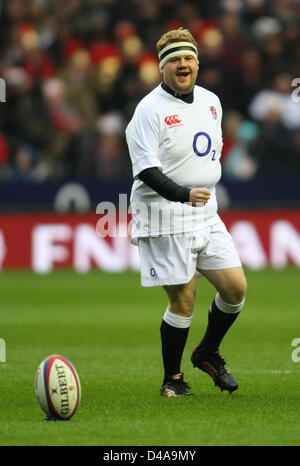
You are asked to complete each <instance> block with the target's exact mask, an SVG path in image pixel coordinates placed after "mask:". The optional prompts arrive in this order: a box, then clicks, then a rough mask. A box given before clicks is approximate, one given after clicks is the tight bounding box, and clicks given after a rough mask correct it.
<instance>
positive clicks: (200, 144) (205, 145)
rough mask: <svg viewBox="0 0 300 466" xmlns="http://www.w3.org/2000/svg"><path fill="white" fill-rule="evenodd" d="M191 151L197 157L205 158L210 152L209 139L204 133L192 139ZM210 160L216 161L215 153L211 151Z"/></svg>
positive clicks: (201, 132) (197, 134) (200, 132)
mask: <svg viewBox="0 0 300 466" xmlns="http://www.w3.org/2000/svg"><path fill="white" fill-rule="evenodd" d="M193 151H194V152H195V154H196V155H197V156H198V157H205V156H206V155H207V154H209V153H210V151H211V137H210V135H209V134H207V133H205V131H199V133H196V134H195V136H194V139H193ZM211 152H212V158H211V160H216V151H215V149H213V150H212V151H211Z"/></svg>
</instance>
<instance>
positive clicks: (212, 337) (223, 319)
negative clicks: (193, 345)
mask: <svg viewBox="0 0 300 466" xmlns="http://www.w3.org/2000/svg"><path fill="white" fill-rule="evenodd" d="M238 315H239V312H236V313H229V312H223V311H220V309H219V308H218V307H217V305H216V302H215V300H213V302H212V305H211V309H210V311H209V313H208V325H207V328H206V332H205V335H204V337H203V339H202V340H201V342H200V344H199V345H198V350H200V351H203V352H205V353H211V352H215V351H217V350H218V349H219V346H220V344H221V341H222V340H223V338H224V336H225V335H226V333H227V331H228V330H229V328H230V327H231V325H232V324H233V322H234V321H235V319H236V318H237V316H238Z"/></svg>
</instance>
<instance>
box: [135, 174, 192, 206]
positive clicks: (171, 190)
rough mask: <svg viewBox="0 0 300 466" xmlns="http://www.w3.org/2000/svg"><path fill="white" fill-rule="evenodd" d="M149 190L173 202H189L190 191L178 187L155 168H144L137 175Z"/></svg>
mask: <svg viewBox="0 0 300 466" xmlns="http://www.w3.org/2000/svg"><path fill="white" fill-rule="evenodd" d="M138 177H139V179H140V180H141V181H143V183H145V184H146V185H147V186H149V188H151V189H153V191H156V192H157V193H158V194H159V195H160V196H162V197H164V198H165V199H168V201H174V202H189V200H190V190H189V189H188V188H185V187H184V186H180V185H179V184H177V183H174V181H172V180H170V178H168V177H167V176H166V175H164V174H163V173H162V172H161V171H160V170H159V169H158V168H157V167H153V168H146V170H143V171H142V172H141V173H139V175H138Z"/></svg>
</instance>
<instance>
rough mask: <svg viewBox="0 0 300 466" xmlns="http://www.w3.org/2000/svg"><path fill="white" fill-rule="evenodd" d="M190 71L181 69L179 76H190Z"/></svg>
mask: <svg viewBox="0 0 300 466" xmlns="http://www.w3.org/2000/svg"><path fill="white" fill-rule="evenodd" d="M189 74H190V73H189V72H188V71H180V72H179V73H177V76H179V77H187V76H189Z"/></svg>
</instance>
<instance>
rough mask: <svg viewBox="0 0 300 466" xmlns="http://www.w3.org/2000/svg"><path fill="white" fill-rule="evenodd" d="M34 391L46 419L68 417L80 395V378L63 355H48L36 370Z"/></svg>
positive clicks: (77, 402)
mask: <svg viewBox="0 0 300 466" xmlns="http://www.w3.org/2000/svg"><path fill="white" fill-rule="evenodd" d="M35 392H36V396H37V399H38V402H39V404H40V406H41V408H42V410H43V411H44V412H45V413H46V414H47V416H48V419H64V420H67V419H70V418H71V417H72V416H74V414H75V412H76V410H77V408H78V406H79V402H80V397H81V387H80V380H79V377H78V374H77V372H76V369H75V367H74V366H73V365H72V364H71V363H70V361H68V359H66V358H65V357H64V356H60V355H58V354H52V355H51V356H48V357H47V358H45V359H44V360H43V361H42V362H41V364H40V365H39V367H38V370H37V372H36V376H35Z"/></svg>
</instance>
